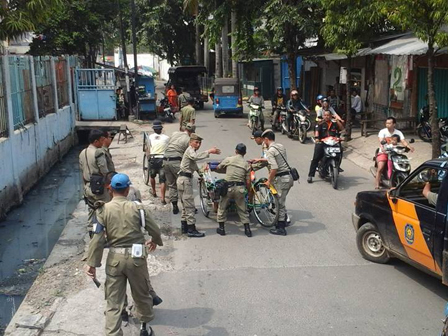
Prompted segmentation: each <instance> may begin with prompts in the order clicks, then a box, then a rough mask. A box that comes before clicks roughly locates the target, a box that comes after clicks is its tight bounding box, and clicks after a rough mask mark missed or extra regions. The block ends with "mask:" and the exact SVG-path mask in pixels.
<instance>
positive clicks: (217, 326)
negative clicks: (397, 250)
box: [153, 110, 448, 336]
mask: <svg viewBox="0 0 448 336" xmlns="http://www.w3.org/2000/svg"><path fill="white" fill-rule="evenodd" d="M197 124H198V128H197V132H198V133H200V134H201V135H202V136H204V137H205V140H204V142H203V147H204V149H206V148H209V147H210V146H212V145H217V146H219V147H220V148H221V149H222V151H223V155H221V156H222V157H224V156H225V155H230V154H232V153H233V149H234V146H235V144H236V143H238V142H244V143H246V145H247V146H248V153H249V154H248V156H252V157H256V156H259V155H260V147H258V146H256V144H255V143H254V142H253V140H251V139H250V132H249V130H248V129H247V128H246V126H245V119H237V118H221V119H215V118H214V117H213V113H212V111H207V110H206V111H202V112H199V113H198V117H197ZM278 141H279V142H281V143H283V144H284V145H285V146H286V148H287V150H288V157H289V160H290V163H291V165H293V166H295V167H297V168H298V169H299V172H300V173H301V176H302V179H301V180H302V182H301V183H300V184H295V186H294V188H293V189H292V190H291V193H290V196H289V197H288V202H287V208H288V209H289V210H290V211H289V213H290V214H291V217H292V221H293V225H292V227H290V228H288V236H286V237H278V236H273V235H270V234H269V233H268V232H267V230H265V229H262V228H261V227H260V226H256V229H254V230H253V231H254V237H253V238H250V239H249V238H247V237H246V236H244V233H243V231H242V228H241V227H240V226H236V225H234V224H233V223H232V222H231V223H229V224H228V225H227V228H228V229H227V230H228V231H229V233H228V235H227V236H225V237H221V236H219V235H217V234H216V232H215V229H216V226H217V224H216V222H214V221H212V220H210V219H207V218H205V217H204V216H203V215H202V214H201V213H199V214H198V227H199V228H200V229H202V230H203V231H205V232H206V234H207V236H206V238H203V239H185V240H180V241H174V242H173V241H172V242H170V243H169V248H170V249H171V252H172V254H173V270H172V271H171V272H166V273H162V274H161V275H159V276H157V277H155V278H154V280H153V281H154V284H155V286H156V287H157V289H158V291H159V293H160V295H161V296H162V297H163V299H164V303H163V305H161V306H160V308H157V312H156V314H157V316H156V319H155V321H154V326H155V330H157V331H158V334H159V335H213V336H224V335H258V336H260V335H437V334H438V332H439V330H440V327H441V323H440V320H441V318H442V317H443V316H442V315H443V307H444V304H445V302H446V301H447V299H448V295H447V294H446V293H447V291H446V287H444V286H443V285H442V284H441V283H440V282H439V280H437V279H435V278H433V277H431V276H429V275H426V274H424V273H422V272H420V271H418V270H416V269H414V268H412V267H410V266H408V265H406V264H404V263H403V262H401V261H397V260H394V261H392V262H391V263H390V264H388V265H377V264H373V263H370V262H367V261H365V260H364V259H362V258H361V256H360V254H359V253H358V251H357V249H356V244H355V233H354V230H353V227H352V224H351V212H352V210H353V201H354V197H355V195H356V193H357V192H358V191H362V190H366V189H369V188H371V187H372V177H371V176H370V174H368V173H367V172H366V171H364V170H362V169H361V168H359V167H357V166H356V165H354V164H353V163H351V162H349V161H347V160H346V161H344V162H343V168H344V169H345V172H344V173H343V174H342V176H341V180H340V190H337V191H336V190H333V189H332V188H331V186H330V184H329V183H328V182H323V181H320V179H317V180H316V182H315V183H313V184H311V185H309V184H307V183H306V181H305V178H306V173H307V170H308V167H309V162H310V159H311V156H312V151H313V145H312V144H311V143H308V144H305V145H302V144H300V143H299V142H297V141H292V140H290V139H288V138H286V137H285V136H282V135H278ZM196 202H197V204H199V200H198V198H197V199H196ZM233 219H236V217H233ZM253 220H254V219H253ZM254 221H255V220H254ZM179 223H180V219H179V217H178V216H173V225H176V224H177V225H180V224H179Z"/></svg>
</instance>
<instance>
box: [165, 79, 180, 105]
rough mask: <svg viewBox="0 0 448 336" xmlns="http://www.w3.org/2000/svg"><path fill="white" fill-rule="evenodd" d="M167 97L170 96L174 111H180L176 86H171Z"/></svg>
mask: <svg viewBox="0 0 448 336" xmlns="http://www.w3.org/2000/svg"><path fill="white" fill-rule="evenodd" d="M166 97H167V98H168V103H169V104H170V106H171V108H172V109H173V111H178V103H179V102H178V99H179V98H178V95H177V91H176V87H175V86H174V85H171V87H170V88H169V89H168V91H167V92H166Z"/></svg>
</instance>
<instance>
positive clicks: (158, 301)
mask: <svg viewBox="0 0 448 336" xmlns="http://www.w3.org/2000/svg"><path fill="white" fill-rule="evenodd" d="M162 302H163V300H162V298H161V297H160V296H158V295H156V296H154V297H153V298H152V305H153V306H158V305H159V304H161V303H162Z"/></svg>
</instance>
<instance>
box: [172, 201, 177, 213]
mask: <svg viewBox="0 0 448 336" xmlns="http://www.w3.org/2000/svg"><path fill="white" fill-rule="evenodd" d="M172 204H173V214H174V215H177V214H178V213H179V207H178V206H177V202H172Z"/></svg>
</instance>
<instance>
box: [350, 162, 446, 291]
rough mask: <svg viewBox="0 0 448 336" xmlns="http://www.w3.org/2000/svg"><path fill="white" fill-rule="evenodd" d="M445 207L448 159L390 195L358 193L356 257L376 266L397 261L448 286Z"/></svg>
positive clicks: (427, 167)
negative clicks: (396, 259)
mask: <svg viewBox="0 0 448 336" xmlns="http://www.w3.org/2000/svg"><path fill="white" fill-rule="evenodd" d="M429 190H430V193H428V191H429ZM424 194H426V196H425V195H424ZM447 205H448V160H447V159H434V160H429V161H427V162H425V163H424V164H422V165H421V166H420V167H418V168H417V169H416V170H415V171H413V172H412V173H411V174H410V175H409V176H408V177H407V178H406V179H405V180H404V181H402V182H401V183H400V184H399V185H398V186H397V187H396V188H395V189H391V190H388V191H363V192H360V193H358V194H357V196H356V202H355V212H354V213H353V215H352V221H353V225H354V227H355V230H356V243H357V246H358V250H359V252H360V253H361V255H362V256H363V257H364V258H365V259H367V260H370V261H373V262H377V263H387V262H388V261H389V259H390V258H391V257H395V258H399V259H401V260H403V261H405V262H407V263H409V264H411V265H413V266H415V267H417V268H419V269H421V270H423V271H425V272H427V273H429V274H432V275H434V276H436V277H438V278H440V279H442V282H443V283H444V284H445V285H448V230H447V225H448V223H447V210H448V208H447Z"/></svg>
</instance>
